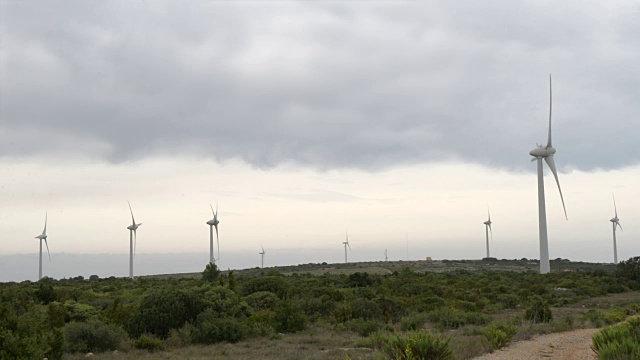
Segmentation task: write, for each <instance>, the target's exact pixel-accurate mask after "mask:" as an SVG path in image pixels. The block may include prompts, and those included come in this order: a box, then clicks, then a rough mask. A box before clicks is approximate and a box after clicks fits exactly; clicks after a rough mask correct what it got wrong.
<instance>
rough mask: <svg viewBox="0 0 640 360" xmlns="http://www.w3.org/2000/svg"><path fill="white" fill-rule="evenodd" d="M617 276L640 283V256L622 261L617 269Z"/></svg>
mask: <svg viewBox="0 0 640 360" xmlns="http://www.w3.org/2000/svg"><path fill="white" fill-rule="evenodd" d="M616 275H617V276H618V277H624V278H627V279H629V280H635V281H640V256H636V257H632V258H630V259H629V260H626V261H621V262H620V263H619V264H618V266H617V267H616Z"/></svg>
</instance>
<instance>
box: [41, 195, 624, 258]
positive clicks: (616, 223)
mask: <svg viewBox="0 0 640 360" xmlns="http://www.w3.org/2000/svg"><path fill="white" fill-rule="evenodd" d="M613 210H614V211H615V216H614V217H613V219H611V220H609V221H611V222H612V223H613V263H614V264H617V263H618V247H617V245H616V227H618V226H619V227H620V231H622V225H620V219H618V209H617V208H616V197H615V196H614V197H613ZM41 247H42V246H41Z"/></svg>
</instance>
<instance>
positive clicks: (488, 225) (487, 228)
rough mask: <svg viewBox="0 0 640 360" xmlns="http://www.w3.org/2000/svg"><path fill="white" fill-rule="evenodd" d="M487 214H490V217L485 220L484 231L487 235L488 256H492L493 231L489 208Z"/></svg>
mask: <svg viewBox="0 0 640 360" xmlns="http://www.w3.org/2000/svg"><path fill="white" fill-rule="evenodd" d="M487 215H488V216H489V219H488V220H487V221H485V222H484V232H485V234H486V236H487V257H488V258H490V257H491V255H490V253H489V232H491V239H493V231H491V213H490V212H489V210H488V209H487Z"/></svg>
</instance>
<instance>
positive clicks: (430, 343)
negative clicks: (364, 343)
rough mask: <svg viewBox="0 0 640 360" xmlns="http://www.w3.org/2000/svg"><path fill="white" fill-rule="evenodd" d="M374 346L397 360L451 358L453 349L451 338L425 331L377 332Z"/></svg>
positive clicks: (373, 341)
mask: <svg viewBox="0 0 640 360" xmlns="http://www.w3.org/2000/svg"><path fill="white" fill-rule="evenodd" d="M371 339H372V343H373V345H374V347H376V348H378V349H379V350H380V351H382V352H383V353H385V354H387V356H389V357H390V358H391V359H397V360H427V359H428V360H449V359H453V351H452V350H451V347H450V346H449V339H447V338H441V337H439V336H433V335H431V334H430V333H427V332H424V331H417V332H413V333H406V334H403V335H385V334H382V333H380V332H377V333H375V334H373V335H372V336H371Z"/></svg>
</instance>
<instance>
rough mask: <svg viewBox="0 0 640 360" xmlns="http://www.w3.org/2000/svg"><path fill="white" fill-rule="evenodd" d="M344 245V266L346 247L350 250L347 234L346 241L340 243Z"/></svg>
mask: <svg viewBox="0 0 640 360" xmlns="http://www.w3.org/2000/svg"><path fill="white" fill-rule="evenodd" d="M342 244H343V245H344V263H345V264H346V263H347V262H348V261H347V247H348V248H349V250H351V246H350V245H349V234H347V241H345V242H343V243H342Z"/></svg>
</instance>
